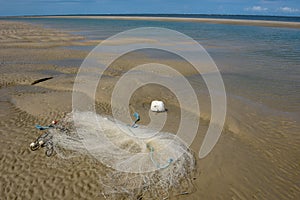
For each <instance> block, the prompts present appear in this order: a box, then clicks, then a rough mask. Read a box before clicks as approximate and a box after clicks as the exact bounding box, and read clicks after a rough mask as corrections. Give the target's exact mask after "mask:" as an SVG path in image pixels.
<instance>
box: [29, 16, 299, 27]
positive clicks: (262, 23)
mask: <svg viewBox="0 0 300 200" xmlns="http://www.w3.org/2000/svg"><path fill="white" fill-rule="evenodd" d="M38 17H42V18H73V19H74V18H82V19H118V20H150V21H174V22H199V23H212V24H232V25H248V26H269V27H286V28H300V23H299V22H280V21H267V20H241V19H217V18H216V19H214V18H190V17H189V18H181V17H138V16H38ZM26 18H35V17H26Z"/></svg>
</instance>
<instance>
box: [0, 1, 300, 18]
mask: <svg viewBox="0 0 300 200" xmlns="http://www.w3.org/2000/svg"><path fill="white" fill-rule="evenodd" d="M128 13H178V14H183V13H196V14H256V15H284V16H289V15H292V16H300V0H0V15H1V16H12V15H55V14H128Z"/></svg>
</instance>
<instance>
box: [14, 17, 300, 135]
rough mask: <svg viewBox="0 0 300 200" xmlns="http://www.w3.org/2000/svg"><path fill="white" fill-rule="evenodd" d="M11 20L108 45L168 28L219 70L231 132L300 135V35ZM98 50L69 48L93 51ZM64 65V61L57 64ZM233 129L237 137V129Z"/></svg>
mask: <svg viewBox="0 0 300 200" xmlns="http://www.w3.org/2000/svg"><path fill="white" fill-rule="evenodd" d="M145 16H148V15H145ZM158 16H160V15H158ZM172 16H173V15H172ZM172 16H168V15H167V17H172ZM163 17H166V16H165V15H163ZM174 17H213V18H227V19H228V18H229V19H248V20H251V19H252V20H271V21H288V22H299V21H300V18H299V17H271V16H222V15H220V16H209V15H208V16H207V15H205V16H203V15H179V16H178V15H174ZM9 20H17V21H23V22H29V23H33V24H39V25H42V26H44V27H46V28H55V29H61V30H65V31H67V32H70V33H72V34H77V35H82V36H84V37H85V38H86V39H88V40H104V39H106V38H108V37H110V36H112V35H115V34H117V33H119V32H122V31H125V30H129V29H133V28H139V27H162V28H168V29H172V30H176V31H179V32H181V33H184V34H186V35H188V36H189V37H191V38H193V39H194V40H196V41H197V42H199V43H200V44H201V45H202V46H203V47H204V48H205V49H206V50H207V52H208V53H209V54H210V56H211V57H212V58H213V60H214V61H215V63H216V65H217V66H218V68H219V70H220V72H221V75H222V78H223V80H224V83H225V88H226V93H227V98H228V115H227V124H228V126H229V127H230V126H231V125H232V126H233V127H236V126H238V127H239V128H238V131H242V132H247V131H248V132H249V131H250V132H254V133H257V132H263V133H265V134H261V135H263V136H261V137H264V136H266V134H267V135H269V137H273V136H274V134H277V133H278V134H279V135H282V134H295V133H296V132H297V131H298V130H299V126H298V125H297V124H299V119H300V29H294V28H284V27H264V26H254V25H229V24H211V23H199V22H175V21H151V20H118V19H83V18H81V19H72V18H12V19H9ZM93 47H94V46H87V47H77V46H73V47H68V48H74V49H83V50H91V49H93ZM59 62H63V61H58V62H57V63H58V64H59ZM66 62H68V61H66ZM72 62H75V63H76V64H77V65H78V66H80V64H81V61H80V60H77V61H76V60H75V61H72ZM198 78H199V77H189V79H190V80H191V82H193V84H196V85H197V84H199V85H201V84H203V83H201V81H199V83H197V80H198ZM199 80H200V78H199ZM241 127H244V128H241ZM249 127H250V128H249ZM231 129H232V131H237V130H236V128H231Z"/></svg>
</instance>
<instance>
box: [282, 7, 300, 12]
mask: <svg viewBox="0 0 300 200" xmlns="http://www.w3.org/2000/svg"><path fill="white" fill-rule="evenodd" d="M279 11H282V12H286V13H294V12H300V10H299V9H297V8H290V7H287V6H285V7H280V8H279Z"/></svg>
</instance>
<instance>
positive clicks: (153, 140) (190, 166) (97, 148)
mask: <svg viewBox="0 0 300 200" xmlns="http://www.w3.org/2000/svg"><path fill="white" fill-rule="evenodd" d="M74 119H76V120H75V122H76V123H74ZM49 131H50V132H51V133H52V135H53V139H52V140H53V144H54V150H55V152H56V153H57V155H59V156H60V157H62V158H72V157H76V156H82V155H86V156H91V157H93V158H94V159H96V160H97V161H99V162H101V163H102V164H103V165H104V166H106V167H105V169H103V170H106V175H102V176H101V178H100V183H101V186H102V188H101V191H102V194H103V195H104V197H105V198H111V199H117V198H118V199H119V198H125V197H127V198H129V199H132V198H134V199H142V198H150V199H154V198H159V199H163V198H168V197H169V196H170V195H171V194H170V193H172V195H177V194H186V193H190V192H191V188H192V185H191V184H192V181H191V180H192V179H193V176H194V173H195V159H194V156H193V154H192V152H191V151H190V150H189V148H188V147H187V146H186V145H185V144H184V142H183V141H182V140H181V139H180V138H179V137H177V136H176V135H174V134H171V133H167V132H157V131H154V130H149V129H147V128H146V127H143V126H139V127H136V126H134V127H133V126H131V125H128V124H124V123H122V122H120V121H115V120H112V119H110V118H109V117H104V116H100V115H97V114H94V113H91V112H73V113H71V114H69V115H68V116H67V117H66V118H65V119H63V120H62V121H61V122H60V123H59V124H58V125H57V126H56V127H55V128H53V129H51V130H49Z"/></svg>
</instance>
